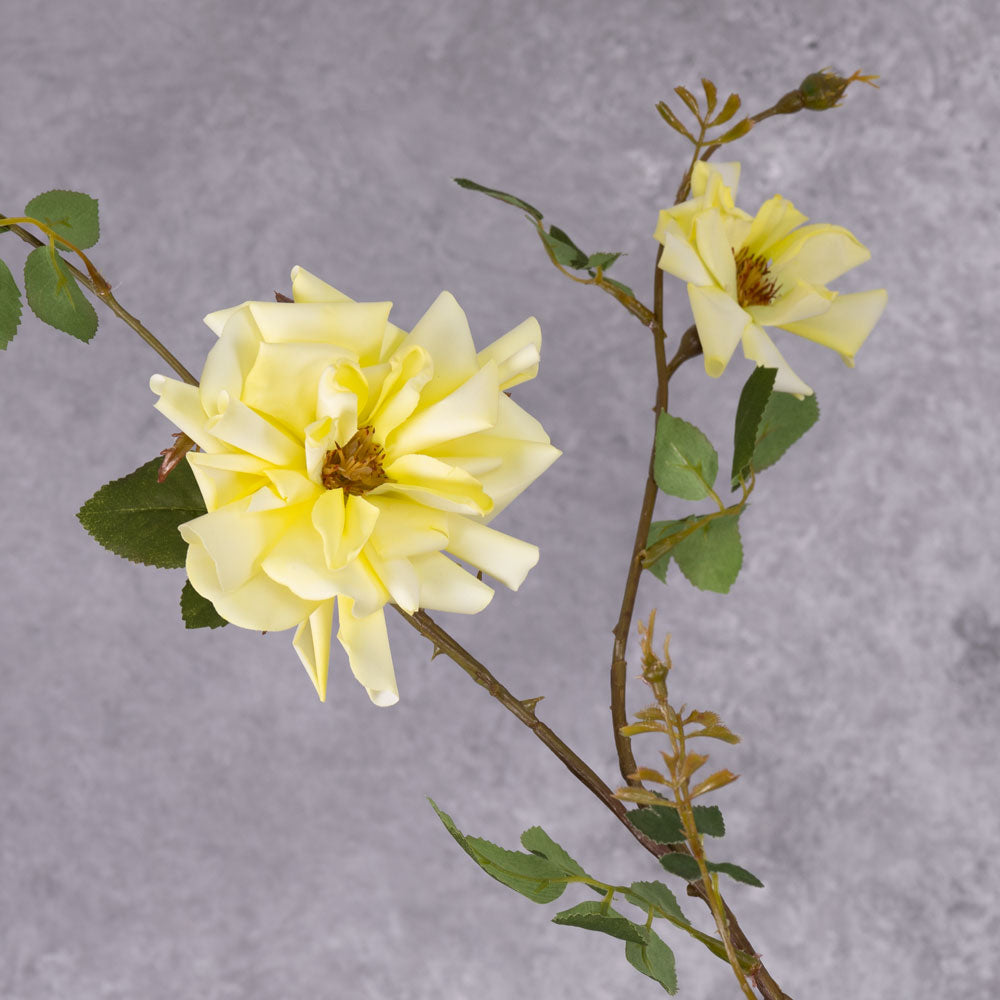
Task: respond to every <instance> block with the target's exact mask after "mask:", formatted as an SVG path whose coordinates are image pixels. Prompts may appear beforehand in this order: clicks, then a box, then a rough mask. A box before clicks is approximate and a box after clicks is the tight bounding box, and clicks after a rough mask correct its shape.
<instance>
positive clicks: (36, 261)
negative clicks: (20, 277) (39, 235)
mask: <svg viewBox="0 0 1000 1000" xmlns="http://www.w3.org/2000/svg"><path fill="white" fill-rule="evenodd" d="M24 295H25V298H26V299H27V300H28V305H29V306H31V309H32V312H34V314H35V315H36V316H37V317H38V318H39V319H40V320H41V321H42V322H43V323H48V324H49V326H54V327H55V328H56V329H57V330H62V331H63V333H68V334H69V335H70V336H71V337H76V338H77V340H82V341H83V342H84V343H86V342H87V341H88V340H90V339H91V337H93V336H94V334H95V333H96V332H97V313H96V312H94V307H93V306H92V305H91V304H90V303H89V302H88V301H87V300H86V299H85V298H84V297H83V292H81V291H80V286H79V285H78V284H77V283H76V279H75V278H74V277H73V275H72V274H70V272H69V271H68V270H67V268H66V263H65V261H63V259H62V258H61V257H60V256H59V255H58V254H53V253H52V252H51V249H50V248H49V247H37V248H36V249H34V250H32V251H31V253H29V254H28V258H27V260H25V262H24Z"/></svg>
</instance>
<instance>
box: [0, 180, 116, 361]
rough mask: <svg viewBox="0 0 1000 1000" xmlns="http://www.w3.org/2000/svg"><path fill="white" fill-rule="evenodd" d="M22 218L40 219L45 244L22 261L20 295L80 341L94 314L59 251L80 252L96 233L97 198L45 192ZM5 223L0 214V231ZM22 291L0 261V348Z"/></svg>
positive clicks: (93, 324)
mask: <svg viewBox="0 0 1000 1000" xmlns="http://www.w3.org/2000/svg"><path fill="white" fill-rule="evenodd" d="M23 218H25V219H29V220H33V221H36V222H39V223H43V224H44V225H45V227H46V228H47V230H48V243H47V244H46V245H45V246H40V247H36V248H35V249H34V250H32V251H31V253H29V254H28V257H27V259H26V260H25V262H24V296H25V298H26V299H27V301H28V305H29V306H30V307H31V310H32V312H34V314H35V315H36V316H37V317H38V318H39V319H40V320H41V321H42V322H43V323H48V325H49V326H52V327H55V329H57V330H61V331H62V332H64V333H68V334H69V335H70V336H71V337H75V338H76V339H77V340H82V341H83V342H84V343H86V342H87V341H89V340H90V339H91V338H92V337H93V336H94V334H95V333H96V332H97V313H96V311H95V310H94V307H93V306H92V305H91V304H90V302H88V301H87V299H86V298H85V297H84V295H83V292H82V290H81V289H80V285H79V284H78V282H77V280H76V278H75V277H74V276H73V274H72V272H71V271H70V269H69V267H68V265H67V262H66V260H65V259H64V258H63V256H62V254H61V253H60V252H59V251H60V250H72V251H74V252H76V251H82V250H87V249H89V248H90V247H92V246H94V244H95V243H97V240H98V237H99V236H100V232H101V230H100V222H99V219H98V206H97V201H96V199H94V198H91V197H90V195H87V194H83V193H82V192H80V191H46V192H45V193H44V194H40V195H38V196H37V197H35V198H32V199H31V201H29V202H28V204H27V205H26V206H25V208H24V213H23ZM6 228H9V225H5V224H4V221H3V217H0V230H3V229H6ZM21 311H22V309H21V291H20V289H19V288H18V285H17V282H16V281H15V280H14V276H13V275H12V274H11V271H10V268H9V267H8V266H7V265H6V264H5V263H4V262H3V261H0V350H3V349H5V348H6V347H7V345H8V344H9V343H10V342H11V340H13V338H14V334H16V333H17V328H18V325H19V324H20V320H21Z"/></svg>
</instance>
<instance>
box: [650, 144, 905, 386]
mask: <svg viewBox="0 0 1000 1000" xmlns="http://www.w3.org/2000/svg"><path fill="white" fill-rule="evenodd" d="M739 174H740V165H739V164H738V163H719V164H714V163H713V164H708V163H705V162H704V161H699V162H698V163H697V164H696V165H695V169H694V172H693V174H692V178H691V197H690V198H689V199H688V200H687V201H685V202H682V203H681V204H679V205H676V206H674V207H673V208H669V209H666V210H664V211H662V212H660V218H659V222H658V224H657V227H656V232H655V233H654V236H655V238H656V239H657V240H659V241H660V243H662V244H663V253H662V255H661V257H660V267H661V268H663V270H664V271H667V272H669V273H670V274H673V275H674V276H675V277H678V278H680V279H681V280H683V281H686V282H687V288H688V298H689V300H690V302H691V311H692V313H693V314H694V321H695V325H696V326H697V328H698V337H699V339H700V340H701V345H702V349H703V351H704V354H705V371H706V372H707V373H708V374H709V375H711V376H713V377H717V376H719V375H721V374H722V372H723V371H725V368H726V365H727V364H728V363H729V359H730V358H731V357H732V355H733V352H734V351H735V350H736V345H737V344H742V345H743V353H744V355H745V356H746V357H747V358H749V359H750V360H751V361H755V362H756V363H757V364H758V365H766V366H767V367H769V368H776V369H777V372H778V373H777V376H776V378H775V383H774V388H775V390H777V391H778V392H790V393H793V394H794V395H796V396H799V397H800V398H801V397H802V396H807V395H811V394H812V389H810V388H809V386H808V385H806V383H805V382H803V381H802V379H800V378H799V377H798V375H796V374H795V372H793V371H792V369H791V368H790V367H789V365H788V363H787V362H786V361H785V359H784V358H783V357H782V356H781V353H780V352H779V351H778V348H777V347H776V346H775V345H774V342H773V341H772V340H771V338H770V337H769V336H768V335H767V333H765V331H764V327H765V326H777V327H780V328H781V329H783V330H787V331H789V333H794V334H797V335H798V336H800V337H805V338H806V339H808V340H813V341H816V342H817V343H819V344H822V345H823V346H824V347H829V348H832V349H833V350H835V351H836V352H837V353H838V354H839V355H840V356H841V358H843V360H844V362H845V363H846V364H848V365H850V366H851V367H853V366H854V355H855V354H856V353H857V351H858V349H859V348H860V347H861V345H862V344H863V343H864V341H865V339H866V338H867V336H868V334H869V333H871V331H872V328H873V327H874V326H875V324H876V323H877V322H878V319H879V317H880V316H881V315H882V311H883V310H884V309H885V304H886V299H887V296H886V292H885V289H878V290H875V291H870V292H854V293H850V294H840V293H837V292H834V291H831V290H830V289H828V288H827V287H826V284H827V282H829V281H832V280H833V279H834V278H838V277H840V275H842V274H844V273H845V272H846V271H849V270H850V269H851V268H853V267H857V266H858V264H861V263H863V262H864V261H866V260H868V258H869V257H870V256H871V254H870V253H869V251H868V249H867V248H866V247H865V246H863V245H862V244H861V243H860V242H859V241H858V240H857V239H856V238H855V237H854V236H853V235H852V234H851V233H849V232H848V231H847V230H846V229H844V228H842V227H841V226H831V225H826V224H814V225H811V226H806V225H803V223H805V222H807V221H808V218H807V216H805V215H803V214H802V213H801V212H799V211H798V210H797V209H796V208H795V206H794V205H793V204H792V203H791V202H790V201H787V200H786V199H785V198H782V197H781V196H780V195H775V196H774V197H773V198H771V199H770V200H769V201H766V202H764V204H763V205H761V207H760V209H759V210H758V212H757V214H756V215H755V216H750V215H748V214H747V213H746V212H744V211H742V210H741V209H739V208H737V207H736V204H735V196H736V188H737V185H738V183H739Z"/></svg>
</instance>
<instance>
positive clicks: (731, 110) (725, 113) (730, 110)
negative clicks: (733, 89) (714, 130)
mask: <svg viewBox="0 0 1000 1000" xmlns="http://www.w3.org/2000/svg"><path fill="white" fill-rule="evenodd" d="M742 103H743V102H742V101H741V100H740V95H739V94H730V95H729V96H728V97H727V98H726V103H725V104H723V105H722V110H721V111H720V112H719V113H718V114H717V115H716V116H715V117H714V118H713V119H712V120H711V121H710V122H709V125H712V126H714V125H724V124H725V123H726V122H727V121H729V119H730V118H732V117H733V115H735V114H736V112H737V111H739V110H740V105H741V104H742Z"/></svg>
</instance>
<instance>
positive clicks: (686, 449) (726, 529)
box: [643, 366, 819, 594]
mask: <svg viewBox="0 0 1000 1000" xmlns="http://www.w3.org/2000/svg"><path fill="white" fill-rule="evenodd" d="M776 375H777V371H776V369H774V368H766V367H763V366H761V367H758V368H755V369H754V371H753V373H752V374H751V375H750V377H749V378H748V379H747V381H746V384H745V385H744V386H743V391H742V392H741V394H740V401H739V404H738V405H737V408H736V422H735V427H734V432H733V464H732V469H731V472H730V487H731V489H733V490H736V489H738V488H740V487H742V489H743V495H742V497H741V498H740V499H739V501H737V502H736V503H735V504H731V505H729V506H726V505H725V504H723V503H722V501H721V500H720V499H719V496H718V494H717V493H716V491H715V489H714V487H715V483H716V479H717V478H718V473H719V455H718V452H717V451H716V449H715V447H714V446H713V445H712V443H711V441H709V439H708V437H707V436H706V435H705V434H704V432H702V431H701V430H699V429H698V428H697V427H695V426H694V425H693V424H690V423H688V422H687V421H685V420H681V419H680V418H679V417H675V416H672V415H671V414H669V413H661V414H660V418H659V421H658V423H657V428H656V442H655V454H654V459H653V474H654V478H655V479H656V484H657V486H658V487H659V488H660V489H661V490H662V491H663V492H664V493H666V494H668V495H669V496H673V497H678V498H679V499H681V500H691V501H698V500H704V499H706V498H708V497H711V498H712V499H713V500H714V501H715V502H716V505H717V507H718V509H717V510H714V511H712V512H710V513H707V514H690V515H688V516H687V517H683V518H680V519H676V520H669V521H654V522H653V523H652V524H651V525H650V528H649V537H648V539H647V542H646V554H645V557H644V560H643V565H644V566H645V567H646V568H647V569H648V570H650V572H651V573H653V575H654V576H656V577H658V578H659V579H660V580H662V581H663V582H664V583H666V578H667V570H668V568H669V566H670V562H671V560H673V561H675V562H676V563H677V565H678V567H679V568H680V570H681V572H682V573H683V574H684V576H685V577H687V579H688V580H689V581H690V582H691V583H692V584H693V585H694V586H696V587H698V588H699V589H701V590H709V591H714V592H715V593H719V594H725V593H728V591H729V589H730V587H732V585H733V583H735V582H736V578H737V576H739V572H740V569H741V568H742V565H743V544H742V541H741V539H740V530H739V519H740V515H741V514H742V513H743V511H744V510H745V509H746V507H747V500H748V497H749V495H750V493H751V492H752V490H753V487H754V482H755V476H756V473H757V472H760V471H761V470H763V469H766V468H769V467H770V466H772V465H774V463H775V462H777V461H778V459H779V458H781V456H782V455H784V453H785V452H786V451H787V450H788V449H789V448H790V447H791V445H793V444H794V443H795V442H796V441H797V440H798V439H799V438H800V437H802V435H803V434H805V432H806V431H807V430H809V428H810V427H812V425H813V424H815V423H816V421H817V420H818V419H819V407H818V404H817V403H816V397H815V396H807V397H806V398H805V399H801V400H799V399H796V398H795V397H794V396H791V395H789V394H788V393H784V392H775V391H774V380H775V377H776Z"/></svg>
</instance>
